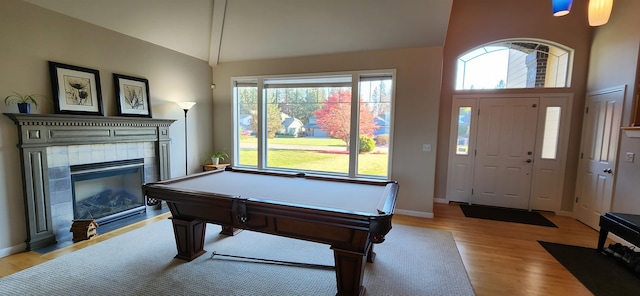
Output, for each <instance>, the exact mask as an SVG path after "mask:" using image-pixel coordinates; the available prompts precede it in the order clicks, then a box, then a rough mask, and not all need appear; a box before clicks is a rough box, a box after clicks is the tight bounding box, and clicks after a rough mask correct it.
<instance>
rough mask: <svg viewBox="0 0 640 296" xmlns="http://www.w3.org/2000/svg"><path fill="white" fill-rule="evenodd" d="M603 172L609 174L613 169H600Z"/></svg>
mask: <svg viewBox="0 0 640 296" xmlns="http://www.w3.org/2000/svg"><path fill="white" fill-rule="evenodd" d="M602 171H603V172H605V173H607V174H611V173H613V170H612V169H611V168H606V169H604V170H602Z"/></svg>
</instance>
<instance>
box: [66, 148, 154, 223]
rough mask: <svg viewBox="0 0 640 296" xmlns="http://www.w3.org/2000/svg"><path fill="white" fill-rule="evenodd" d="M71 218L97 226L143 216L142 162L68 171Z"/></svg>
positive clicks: (102, 165)
mask: <svg viewBox="0 0 640 296" xmlns="http://www.w3.org/2000/svg"><path fill="white" fill-rule="evenodd" d="M70 171H71V184H72V186H71V188H72V196H73V218H74V219H94V220H96V222H98V225H102V224H106V223H109V222H113V221H116V220H119V219H122V218H126V217H129V216H133V215H136V214H140V213H144V212H145V211H146V206H145V200H144V197H143V194H142V184H143V180H144V159H142V158H138V159H130V160H120V161H111V162H100V163H92V164H83V165H74V166H71V167H70Z"/></svg>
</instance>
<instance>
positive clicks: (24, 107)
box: [18, 103, 31, 114]
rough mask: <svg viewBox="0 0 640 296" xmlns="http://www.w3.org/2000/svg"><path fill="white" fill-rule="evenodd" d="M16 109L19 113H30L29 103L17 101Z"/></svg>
mask: <svg viewBox="0 0 640 296" xmlns="http://www.w3.org/2000/svg"><path fill="white" fill-rule="evenodd" d="M18 111H20V113H24V114H29V113H31V104H29V103H18Z"/></svg>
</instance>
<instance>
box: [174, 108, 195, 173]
mask: <svg viewBox="0 0 640 296" xmlns="http://www.w3.org/2000/svg"><path fill="white" fill-rule="evenodd" d="M176 104H178V106H180V108H182V110H184V174H185V176H186V175H188V174H189V158H188V157H187V155H188V154H187V150H188V149H187V112H189V109H191V107H193V105H195V104H196V102H176Z"/></svg>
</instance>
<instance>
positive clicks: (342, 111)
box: [313, 90, 378, 150]
mask: <svg viewBox="0 0 640 296" xmlns="http://www.w3.org/2000/svg"><path fill="white" fill-rule="evenodd" d="M313 113H314V115H315V116H316V120H317V121H316V123H317V124H318V127H320V129H321V130H322V131H324V132H325V133H327V134H328V135H329V136H330V137H333V138H337V139H341V140H343V141H344V142H345V143H346V144H347V150H349V139H350V131H351V127H350V124H351V91H349V90H340V91H337V92H334V93H333V94H331V96H329V98H328V99H327V101H326V102H324V104H323V105H322V108H320V109H318V110H316V111H315V112H313ZM359 118H360V135H367V136H370V137H371V136H373V132H374V131H375V130H376V129H377V128H378V125H377V124H376V123H375V121H374V118H373V114H372V113H371V111H370V110H369V108H367V107H366V105H361V106H360V116H359Z"/></svg>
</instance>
